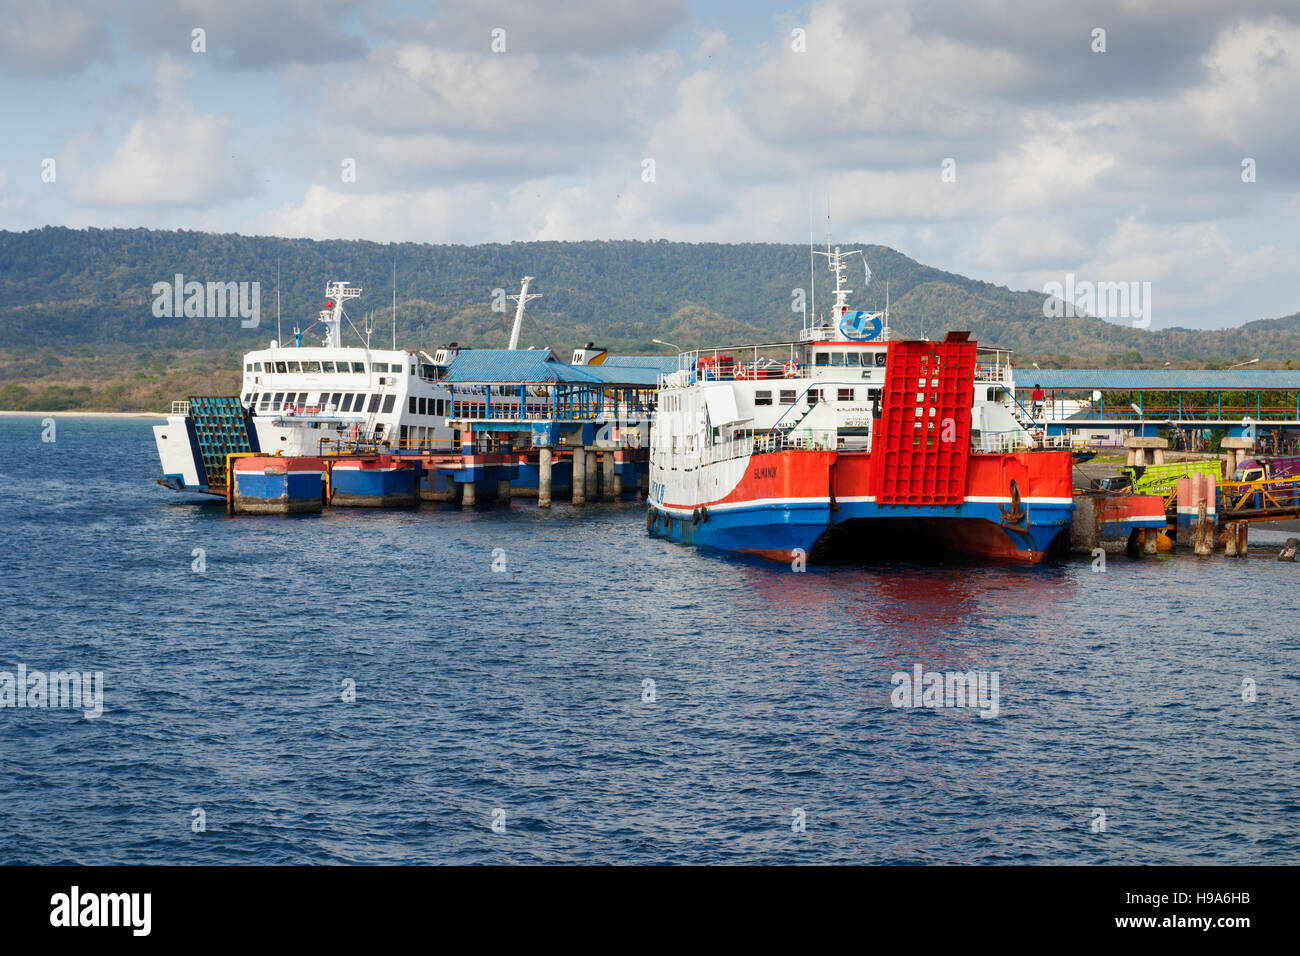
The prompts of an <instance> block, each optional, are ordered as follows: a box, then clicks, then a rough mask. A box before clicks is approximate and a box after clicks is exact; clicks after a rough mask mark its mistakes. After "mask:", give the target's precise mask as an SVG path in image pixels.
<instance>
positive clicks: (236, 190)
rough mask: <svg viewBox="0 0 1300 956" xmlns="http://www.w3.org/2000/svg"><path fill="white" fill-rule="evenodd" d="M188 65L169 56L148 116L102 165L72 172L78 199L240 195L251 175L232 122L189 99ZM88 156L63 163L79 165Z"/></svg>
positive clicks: (114, 202)
mask: <svg viewBox="0 0 1300 956" xmlns="http://www.w3.org/2000/svg"><path fill="white" fill-rule="evenodd" d="M188 78H189V71H188V70H186V69H185V68H184V67H182V66H179V65H178V64H177V63H176V62H175V61H174V60H172V59H171V58H164V59H163V60H162V62H161V63H160V64H159V65H158V69H157V73H156V75H155V88H156V99H155V104H154V107H153V109H152V110H151V111H150V112H148V113H146V114H144V115H142V116H141V117H140V118H139V119H137V120H136V121H135V122H134V123H133V124H132V125H131V128H130V130H129V131H128V132H127V134H126V137H125V139H123V140H122V142H121V143H120V144H119V145H118V147H117V148H116V149H115V150H114V151H113V153H112V154H111V155H110V156H109V157H108V159H107V160H105V161H104V163H103V164H102V165H99V166H97V167H96V166H94V165H93V164H86V165H89V167H90V168H89V169H88V170H87V172H86V173H85V174H83V175H81V176H76V175H74V176H72V177H70V181H71V182H72V183H73V195H74V198H75V199H76V200H77V201H78V202H80V203H82V204H84V205H87V206H99V207H117V206H144V207H167V206H201V205H203V204H206V203H211V202H219V201H222V200H225V199H229V198H232V197H237V196H242V195H244V194H246V193H247V192H248V191H249V189H250V183H251V173H250V171H249V169H248V167H247V166H246V165H245V164H244V162H243V161H242V160H241V159H240V158H239V157H238V155H237V153H238V148H237V146H236V143H235V129H234V124H233V123H232V122H231V121H230V119H228V118H227V117H224V116H218V115H216V114H212V113H202V112H200V111H199V110H198V109H196V108H195V107H194V105H193V104H192V103H191V102H190V101H189V98H188V95H187V91H186V82H187V80H188ZM83 164H85V156H84V154H83V155H81V156H78V157H75V158H73V159H72V161H70V162H64V163H61V164H60V165H61V166H62V167H63V168H68V169H72V170H76V169H77V168H78V167H80V166H82V165H83Z"/></svg>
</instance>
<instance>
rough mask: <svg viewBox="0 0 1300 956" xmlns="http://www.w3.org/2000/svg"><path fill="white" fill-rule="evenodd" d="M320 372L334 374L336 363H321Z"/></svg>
mask: <svg viewBox="0 0 1300 956" xmlns="http://www.w3.org/2000/svg"><path fill="white" fill-rule="evenodd" d="M320 370H321V371H322V372H333V371H334V363H333V362H321V363H320Z"/></svg>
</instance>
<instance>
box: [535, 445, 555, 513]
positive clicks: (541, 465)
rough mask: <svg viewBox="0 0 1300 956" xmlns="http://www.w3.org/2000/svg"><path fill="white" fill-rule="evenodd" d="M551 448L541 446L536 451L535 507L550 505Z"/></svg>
mask: <svg viewBox="0 0 1300 956" xmlns="http://www.w3.org/2000/svg"><path fill="white" fill-rule="evenodd" d="M552 454H553V453H552V452H551V449H549V448H543V449H541V450H540V451H538V453H537V507H539V508H549V507H550V506H551V457H552Z"/></svg>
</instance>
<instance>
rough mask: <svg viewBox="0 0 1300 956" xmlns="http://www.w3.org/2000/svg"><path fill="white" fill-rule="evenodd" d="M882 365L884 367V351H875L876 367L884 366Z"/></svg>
mask: <svg viewBox="0 0 1300 956" xmlns="http://www.w3.org/2000/svg"><path fill="white" fill-rule="evenodd" d="M884 367H885V353H884V352H877V353H876V368H884Z"/></svg>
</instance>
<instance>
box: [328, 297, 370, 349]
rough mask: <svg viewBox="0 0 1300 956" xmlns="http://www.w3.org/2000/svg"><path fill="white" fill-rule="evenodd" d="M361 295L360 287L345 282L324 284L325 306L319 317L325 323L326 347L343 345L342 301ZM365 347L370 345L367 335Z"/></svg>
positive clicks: (335, 347)
mask: <svg viewBox="0 0 1300 956" xmlns="http://www.w3.org/2000/svg"><path fill="white" fill-rule="evenodd" d="M360 295H361V287H360V286H357V285H348V283H346V282H328V283H326V284H325V308H324V309H322V310H321V314H320V319H321V322H322V323H324V325H325V345H326V347H327V348H334V349H337V348H342V347H343V303H344V302H347V301H348V300H350V299H356V298H358V297H360ZM366 347H367V348H369V347H370V340H369V337H368V336H367V339H366Z"/></svg>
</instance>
